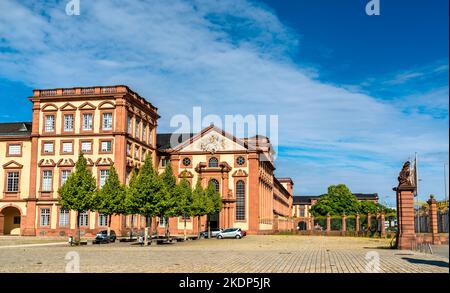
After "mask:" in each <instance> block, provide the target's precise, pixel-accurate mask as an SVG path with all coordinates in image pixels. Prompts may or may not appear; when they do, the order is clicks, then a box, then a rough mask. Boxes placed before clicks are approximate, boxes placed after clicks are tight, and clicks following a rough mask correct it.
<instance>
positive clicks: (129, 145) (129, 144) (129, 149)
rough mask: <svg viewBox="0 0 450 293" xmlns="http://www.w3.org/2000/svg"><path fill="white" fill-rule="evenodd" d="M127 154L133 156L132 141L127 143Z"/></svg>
mask: <svg viewBox="0 0 450 293" xmlns="http://www.w3.org/2000/svg"><path fill="white" fill-rule="evenodd" d="M127 155H128V156H130V157H131V143H127Z"/></svg>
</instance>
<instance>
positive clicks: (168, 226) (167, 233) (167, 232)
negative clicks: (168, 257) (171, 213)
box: [166, 218, 170, 240]
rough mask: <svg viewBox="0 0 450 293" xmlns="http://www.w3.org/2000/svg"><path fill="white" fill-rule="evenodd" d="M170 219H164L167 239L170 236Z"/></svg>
mask: <svg viewBox="0 0 450 293" xmlns="http://www.w3.org/2000/svg"><path fill="white" fill-rule="evenodd" d="M169 228H170V221H169V218H167V219H166V238H167V240H169V238H170V229H169Z"/></svg>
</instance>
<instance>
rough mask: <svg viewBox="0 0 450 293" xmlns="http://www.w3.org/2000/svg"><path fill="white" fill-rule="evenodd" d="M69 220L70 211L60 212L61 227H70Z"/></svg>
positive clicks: (61, 210) (62, 210)
mask: <svg viewBox="0 0 450 293" xmlns="http://www.w3.org/2000/svg"><path fill="white" fill-rule="evenodd" d="M69 218H70V213H69V210H64V209H60V210H59V226H60V227H69Z"/></svg>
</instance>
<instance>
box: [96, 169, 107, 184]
mask: <svg viewBox="0 0 450 293" xmlns="http://www.w3.org/2000/svg"><path fill="white" fill-rule="evenodd" d="M108 176H109V170H108V169H102V170H100V171H99V177H100V178H99V181H98V182H99V187H100V188H102V187H103V185H105V182H106V179H108Z"/></svg>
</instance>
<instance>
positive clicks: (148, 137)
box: [147, 126, 152, 144]
mask: <svg viewBox="0 0 450 293" xmlns="http://www.w3.org/2000/svg"><path fill="white" fill-rule="evenodd" d="M147 142H148V144H152V128H151V127H150V126H149V127H148V136H147Z"/></svg>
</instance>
